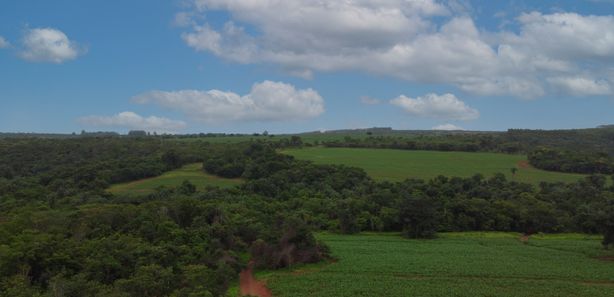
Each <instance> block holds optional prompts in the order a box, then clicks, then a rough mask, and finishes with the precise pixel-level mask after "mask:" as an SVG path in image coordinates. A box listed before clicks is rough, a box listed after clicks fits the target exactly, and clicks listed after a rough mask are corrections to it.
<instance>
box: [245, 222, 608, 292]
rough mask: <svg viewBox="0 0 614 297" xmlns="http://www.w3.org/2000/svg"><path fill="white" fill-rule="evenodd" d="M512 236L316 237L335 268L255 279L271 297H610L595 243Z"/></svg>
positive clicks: (316, 267) (579, 239) (581, 239)
mask: <svg viewBox="0 0 614 297" xmlns="http://www.w3.org/2000/svg"><path fill="white" fill-rule="evenodd" d="M519 236H520V235H519V234H514V233H444V234H440V236H439V238H438V239H435V240H407V239H403V238H401V237H400V236H398V235H395V234H364V235H333V234H320V235H319V236H318V238H319V239H321V240H323V241H324V242H326V243H327V244H328V245H329V246H330V248H331V250H332V253H333V256H334V257H335V258H336V259H337V260H338V261H337V262H331V263H327V264H317V265H311V266H303V267H299V268H295V269H294V270H285V271H276V272H264V273H259V274H257V277H258V278H260V279H263V280H264V281H265V282H266V283H267V286H268V287H269V288H270V289H271V290H272V292H273V296H276V297H285V296H287V297H303V296H305V297H307V296H318V297H328V296H330V297H344V296H348V297H350V296H352V297H355V296H365V297H366V296H399V297H401V296H472V297H473V296H527V297H532V296H552V297H555V296H557V297H563V296H569V297H571V296H574V297H578V296H594V297H598V296H614V262H612V261H611V260H607V259H608V258H609V257H612V255H614V253H612V252H610V253H609V254H608V253H606V251H604V250H603V249H602V248H601V245H600V238H599V237H596V236H586V235H574V234H570V235H546V236H536V237H531V238H530V239H529V242H528V244H523V243H521V242H520V240H519ZM600 257H601V258H600ZM609 259H611V258H609Z"/></svg>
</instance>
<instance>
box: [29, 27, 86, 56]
mask: <svg viewBox="0 0 614 297" xmlns="http://www.w3.org/2000/svg"><path fill="white" fill-rule="evenodd" d="M22 46H23V48H22V50H21V52H20V54H19V55H20V56H21V57H22V58H23V59H25V60H27V61H31V62H49V63H56V64H60V63H64V62H66V61H69V60H74V59H76V58H77V57H78V56H79V55H81V54H83V53H84V52H85V50H83V49H82V48H80V47H79V45H78V44H77V43H76V42H74V41H71V40H70V39H68V36H66V34H64V32H62V31H60V30H57V29H53V28H34V29H28V30H27V31H26V33H25V34H24V36H23V40H22Z"/></svg>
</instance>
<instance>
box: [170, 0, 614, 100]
mask: <svg viewBox="0 0 614 297" xmlns="http://www.w3.org/2000/svg"><path fill="white" fill-rule="evenodd" d="M445 3H446V4H442V2H440V1H434V0H413V1H408V0H359V1H311V0H283V1H282V0H193V10H191V11H189V13H192V14H194V15H200V16H203V15H204V14H206V13H207V12H210V11H225V12H228V13H229V15H230V20H229V21H228V22H227V23H226V24H225V25H224V26H222V27H219V28H216V27H215V26H213V25H211V24H208V23H202V21H199V22H200V23H197V22H194V23H192V25H191V26H190V28H191V29H187V31H186V32H184V33H183V35H182V37H183V39H184V41H185V42H186V44H188V45H189V46H190V47H193V48H194V49H195V50H197V51H205V52H209V53H212V54H213V55H216V56H218V57H221V58H224V59H227V60H230V61H234V62H237V63H270V64H275V65H279V66H280V67H281V68H282V69H283V70H285V71H287V72H288V73H291V74H294V75H297V76H300V77H305V78H310V77H311V76H312V75H313V73H314V72H330V71H363V72H368V73H372V74H377V75H386V76H392V77H397V78H401V79H404V80H407V81H411V82H420V83H438V84H448V85H453V86H456V87H458V88H459V89H461V90H464V91H467V92H471V93H474V94H479V95H512V96H517V97H525V98H534V97H540V96H543V95H545V94H548V93H560V92H568V93H569V94H571V95H591V94H593V93H580V92H578V91H577V90H576V91H573V92H571V91H572V90H569V89H566V88H561V86H560V84H552V83H551V82H550V80H551V79H552V78H557V77H568V76H572V75H575V74H577V73H584V75H585V76H586V77H589V78H590V79H592V80H593V81H596V82H603V83H604V84H605V83H607V84H610V85H611V84H613V83H614V81H613V78H612V76H611V75H608V73H607V72H608V71H611V69H613V68H614V16H612V15H607V16H590V15H589V16H584V15H579V14H575V13H553V14H541V13H538V12H532V13H526V14H522V15H521V16H519V17H518V18H517V19H516V20H514V22H515V24H517V25H518V26H517V32H506V31H499V32H487V31H484V30H480V29H479V28H477V27H476V25H475V23H474V21H473V20H472V19H471V18H470V17H469V16H467V15H468V13H467V12H466V11H471V9H470V7H469V8H467V9H459V7H462V6H459V5H458V4H459V3H463V2H462V1H461V2H459V1H451V2H445ZM463 10H465V12H463ZM184 13H185V12H184ZM469 14H470V13H469ZM435 16H437V17H438V19H437V20H435V19H434V17H435ZM204 19H206V18H201V20H204ZM442 19H443V21H441V20H442ZM510 27H511V26H510ZM589 91H590V92H592V90H589ZM613 92H614V90H612V89H611V88H610V89H609V94H612V93H613Z"/></svg>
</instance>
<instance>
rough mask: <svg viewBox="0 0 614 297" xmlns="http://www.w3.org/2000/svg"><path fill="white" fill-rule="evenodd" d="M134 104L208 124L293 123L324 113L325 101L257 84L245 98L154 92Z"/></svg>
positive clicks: (221, 93)
mask: <svg viewBox="0 0 614 297" xmlns="http://www.w3.org/2000/svg"><path fill="white" fill-rule="evenodd" d="M132 100H133V102H136V103H140V104H146V103H155V104H158V105H160V106H162V107H165V108H168V109H173V110H177V111H180V112H182V113H184V114H186V115H188V116H189V117H191V118H193V119H195V120H200V121H205V122H233V121H291V120H298V119H308V118H313V117H317V116H319V115H320V114H322V113H323V112H324V100H323V99H322V97H321V96H320V95H319V94H318V92H316V91H314V90H312V89H304V90H297V89H296V88H295V87H294V86H292V85H289V84H285V83H281V82H272V81H264V82H262V83H257V84H254V85H253V86H252V89H251V91H250V92H249V94H247V95H243V96H241V95H239V94H236V93H233V92H225V91H219V90H209V91H199V90H181V91H174V92H165V91H151V92H147V93H144V94H140V95H137V96H135V97H134V98H133V99H132Z"/></svg>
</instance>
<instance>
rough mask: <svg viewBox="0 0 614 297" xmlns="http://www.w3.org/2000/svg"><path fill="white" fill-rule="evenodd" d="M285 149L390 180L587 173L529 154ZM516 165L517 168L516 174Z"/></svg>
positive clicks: (529, 179) (523, 178)
mask: <svg viewBox="0 0 614 297" xmlns="http://www.w3.org/2000/svg"><path fill="white" fill-rule="evenodd" d="M284 153H287V154H289V155H292V156H294V157H296V158H298V159H302V160H310V161H313V162H315V163H317V164H344V165H348V166H354V167H360V168H363V169H364V170H365V171H366V172H367V173H368V174H369V175H370V176H371V177H373V178H374V179H376V180H388V181H402V180H405V179H407V178H421V179H431V178H434V177H436V176H438V175H444V176H458V177H470V176H472V175H474V174H476V173H481V174H483V175H484V176H486V177H490V176H492V175H494V174H495V173H497V172H500V173H503V174H505V175H506V177H507V178H508V179H509V180H514V181H519V182H526V183H532V184H539V183H540V182H542V181H545V182H559V181H561V182H575V181H577V180H578V179H581V178H583V177H584V176H585V175H582V174H570V173H560V172H550V171H544V170H540V169H536V168H533V167H531V166H530V165H529V164H528V162H527V158H526V156H522V155H509V154H497V153H467V152H438V151H409V150H393V149H363V148H325V147H313V148H303V149H291V150H285V151H284ZM512 168H516V169H517V172H516V174H515V175H513V174H512V171H511V169H512Z"/></svg>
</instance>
